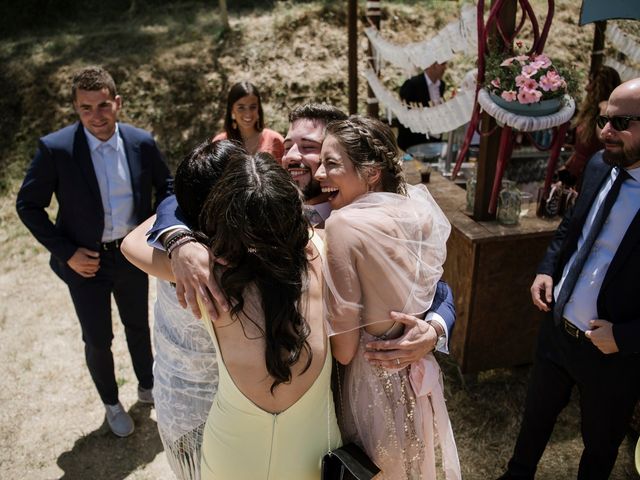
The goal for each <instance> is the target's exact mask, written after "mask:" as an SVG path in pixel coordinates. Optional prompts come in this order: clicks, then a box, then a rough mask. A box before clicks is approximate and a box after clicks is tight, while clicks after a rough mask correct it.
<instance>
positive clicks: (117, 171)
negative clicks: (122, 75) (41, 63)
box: [16, 67, 172, 437]
mask: <svg viewBox="0 0 640 480" xmlns="http://www.w3.org/2000/svg"><path fill="white" fill-rule="evenodd" d="M71 94H72V99H73V106H74V109H75V111H76V113H77V114H78V116H79V118H80V122H77V123H75V124H73V125H70V126H67V127H65V128H63V129H62V130H58V131H57V132H54V133H51V134H49V135H47V136H45V137H43V138H41V139H40V142H39V146H38V151H37V153H36V155H35V157H34V158H33V160H32V162H31V165H30V167H29V169H28V171H27V174H26V177H25V179H24V182H23V184H22V187H21V188H20V191H19V192H18V198H17V202H16V208H17V211H18V215H19V216H20V219H21V220H22V221H23V222H24V224H25V225H26V226H27V228H28V229H29V230H30V231H31V233H32V234H33V235H34V236H35V237H36V239H37V240H38V241H39V242H40V243H42V244H43V245H44V246H45V247H46V248H47V249H48V250H49V251H50V252H51V260H50V265H51V268H52V269H53V271H54V272H55V273H56V274H57V275H58V276H59V277H60V278H61V279H62V280H63V281H64V282H65V283H66V284H67V286H68V288H69V292H70V293H71V298H72V300H73V304H74V306H75V309H76V313H77V315H78V319H79V320H80V326H81V328H82V339H83V341H84V344H85V358H86V361H87V366H88V367H89V372H90V374H91V377H92V379H93V381H94V383H95V385H96V388H97V389H98V393H99V394H100V397H101V399H102V402H103V403H104V405H105V409H106V417H107V421H108V423H109V426H110V427H111V430H112V431H113V432H114V433H115V434H116V435H118V436H121V437H124V436H127V435H130V434H131V433H132V432H133V428H134V427H133V421H132V419H131V417H130V416H129V414H128V413H127V412H126V411H125V410H124V408H123V407H122V404H121V403H120V402H119V401H118V385H117V383H116V378H115V373H114V364H113V355H112V353H111V341H112V338H113V332H112V325H111V294H112V293H113V296H114V298H115V300H116V303H117V305H118V310H119V312H120V318H121V320H122V323H123V324H124V327H125V333H126V337H127V344H128V347H129V352H130V354H131V359H132V362H133V367H134V370H135V373H136V376H137V377H138V382H139V383H138V398H139V400H140V401H142V402H146V403H153V396H152V395H151V388H152V386H153V373H152V365H153V357H152V354H151V342H150V338H149V322H148V307H147V303H148V279H147V276H146V275H145V274H144V273H142V272H141V271H140V270H138V269H136V268H135V267H133V266H132V265H131V264H130V263H129V262H128V261H127V260H126V259H125V258H124V257H123V256H122V254H121V253H120V248H119V247H120V242H121V240H122V238H123V237H124V236H125V235H126V234H127V233H128V232H129V231H131V230H132V229H133V228H134V227H135V226H136V225H138V224H139V223H140V222H142V221H143V220H144V219H146V218H147V217H148V216H149V215H150V214H152V213H153V210H154V208H153V206H152V189H155V194H156V204H157V203H159V202H160V200H162V199H163V198H165V197H166V196H168V195H170V194H171V193H172V179H171V175H170V173H169V169H168V168H167V166H166V164H165V163H164V160H163V159H162V155H161V154H160V151H159V150H158V148H157V146H156V144H155V142H154V140H153V138H152V137H151V135H150V134H149V133H147V132H145V131H144V130H140V129H138V128H135V127H133V126H131V125H127V124H124V123H118V121H117V118H118V112H119V111H120V108H121V105H122V99H121V98H120V96H119V95H117V94H116V86H115V83H114V81H113V79H112V78H111V75H109V73H108V72H107V71H106V70H104V69H102V68H99V67H88V68H85V69H83V70H81V71H80V72H78V73H77V74H76V75H75V76H74V78H73V84H72V88H71ZM53 194H55V196H56V199H57V201H58V205H59V206H58V214H57V217H56V221H55V224H54V223H52V222H51V221H50V220H49V217H48V215H47V212H46V211H45V208H46V207H48V206H49V204H50V202H51V196H52V195H53Z"/></svg>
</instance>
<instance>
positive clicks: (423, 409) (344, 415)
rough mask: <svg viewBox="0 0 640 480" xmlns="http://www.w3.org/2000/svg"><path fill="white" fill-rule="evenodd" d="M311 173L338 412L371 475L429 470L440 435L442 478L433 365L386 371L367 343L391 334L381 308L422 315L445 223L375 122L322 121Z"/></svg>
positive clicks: (442, 410) (442, 425)
mask: <svg viewBox="0 0 640 480" xmlns="http://www.w3.org/2000/svg"><path fill="white" fill-rule="evenodd" d="M321 160H322V165H321V166H320V168H319V169H318V171H317V172H316V179H317V180H318V181H319V182H320V184H321V186H322V190H323V192H327V193H330V197H329V203H330V204H331V207H332V210H333V212H332V213H331V216H330V217H329V219H328V220H327V221H326V226H325V233H326V238H325V245H326V246H327V250H326V257H325V261H324V269H323V271H324V279H325V285H326V288H325V293H324V300H325V314H326V316H327V320H328V324H329V328H330V330H331V332H330V333H331V335H332V336H331V345H332V351H333V355H334V357H335V358H336V359H337V360H338V361H339V362H340V363H342V364H343V365H346V367H345V369H344V375H343V378H342V380H343V381H342V388H341V391H342V403H343V405H342V408H341V415H340V418H339V421H340V426H341V431H342V435H343V439H344V441H345V442H355V443H357V444H359V445H360V446H361V447H363V448H364V450H365V451H366V452H367V454H368V455H369V457H370V458H371V459H372V460H373V461H374V462H375V463H376V464H377V465H378V467H380V469H381V470H382V471H381V473H380V474H379V475H378V476H376V479H388V480H402V479H407V480H414V479H435V478H436V457H435V443H436V439H438V440H439V444H440V449H441V453H442V468H443V470H444V474H445V478H446V479H447V480H453V479H459V478H460V466H459V461H458V456H457V450H456V446H455V441H454V439H453V433H452V429H451V424H450V422H449V417H448V414H447V409H446V405H445V401H444V394H443V384H442V374H441V372H440V368H439V366H438V364H437V362H436V360H435V358H434V357H433V354H429V355H427V356H426V357H424V358H423V359H422V360H421V361H419V362H416V363H413V364H409V365H407V364H403V363H402V362H401V361H400V360H398V361H397V362H398V365H397V368H396V369H394V370H386V369H384V368H382V367H379V366H374V365H371V364H370V363H369V362H368V361H367V360H366V359H365V356H364V353H365V351H366V348H365V346H366V344H367V343H368V342H370V341H372V340H375V339H380V338H397V337H398V336H400V335H401V334H402V332H403V329H404V325H403V324H402V323H399V322H393V321H389V312H390V311H392V310H394V311H399V312H402V313H406V314H410V315H415V316H422V315H424V313H425V312H426V311H427V310H428V309H429V307H430V305H431V302H432V300H433V295H434V293H435V290H436V284H437V282H438V280H439V279H440V276H441V274H442V265H443V263H444V261H445V258H446V240H447V238H448V236H449V232H450V225H449V222H448V221H447V219H446V217H445V216H444V214H443V213H442V211H441V210H440V208H439V207H438V205H437V204H436V202H435V201H434V200H433V198H432V197H431V195H430V194H429V192H428V191H427V190H426V188H424V186H420V187H411V186H407V185H406V183H405V181H404V179H403V177H402V170H401V162H400V160H399V157H398V152H397V146H396V142H395V138H394V135H393V133H392V132H391V129H390V128H389V127H388V126H386V125H384V124H383V123H381V122H379V121H377V120H372V119H368V118H365V117H358V116H352V117H349V119H347V120H341V121H335V122H331V123H329V124H328V125H327V128H326V137H325V139H324V142H323V144H322V151H321Z"/></svg>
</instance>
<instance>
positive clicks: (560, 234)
mask: <svg viewBox="0 0 640 480" xmlns="http://www.w3.org/2000/svg"><path fill="white" fill-rule="evenodd" d="M611 169H612V167H611V166H609V165H607V164H606V163H605V162H604V160H603V159H602V151H599V152H597V153H596V154H595V155H594V156H593V157H592V158H591V160H590V161H589V163H587V166H586V168H585V171H584V176H583V183H582V188H581V190H580V195H579V197H578V199H577V201H576V204H575V207H574V208H573V209H571V210H570V211H568V212H567V214H566V215H565V217H564V219H563V220H562V222H561V223H560V226H559V227H558V229H557V230H556V232H555V234H554V237H553V239H552V241H551V244H550V245H549V248H548V249H547V253H546V254H545V257H544V259H543V260H542V262H541V263H540V265H539V267H538V273H541V274H546V275H550V276H551V277H553V284H554V285H557V283H558V282H559V281H560V278H561V277H562V271H563V270H564V266H565V265H566V263H567V262H568V261H569V259H570V258H571V256H572V255H573V253H574V252H575V251H576V248H577V245H578V238H579V237H580V233H581V232H582V228H583V226H584V222H585V221H586V218H587V216H588V214H589V210H590V209H591V205H592V204H593V202H594V201H595V198H596V196H597V194H598V192H599V191H600V188H601V187H602V184H603V183H604V182H605V181H606V179H607V178H608V176H609V174H610V172H611ZM612 214H613V212H612ZM639 278H640V211H639V212H638V213H637V214H636V216H635V217H634V218H633V220H632V221H631V225H629V229H628V230H627V232H626V233H625V235H624V237H623V238H622V242H621V243H620V245H619V246H618V250H617V251H616V253H615V255H614V257H613V259H612V261H611V264H610V265H609V269H608V270H607V273H606V275H605V277H604V280H603V283H602V287H601V288H600V292H599V294H598V300H597V308H598V317H599V318H601V319H603V320H607V321H609V322H611V323H613V324H614V325H613V335H614V337H615V340H616V344H617V345H618V349H619V350H620V352H623V353H635V352H640V302H638V301H637V298H636V296H637V295H638V294H639V293H640V288H639V287H638V285H640V281H639Z"/></svg>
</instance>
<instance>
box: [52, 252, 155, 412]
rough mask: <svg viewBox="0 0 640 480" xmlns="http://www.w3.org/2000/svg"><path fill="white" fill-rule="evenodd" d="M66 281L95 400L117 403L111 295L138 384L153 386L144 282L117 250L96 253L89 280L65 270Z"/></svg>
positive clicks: (145, 282)
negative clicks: (93, 272) (94, 271)
mask: <svg viewBox="0 0 640 480" xmlns="http://www.w3.org/2000/svg"><path fill="white" fill-rule="evenodd" d="M67 270H68V271H67V272H66V273H65V281H66V282H67V285H68V287H69V292H70V293H71V299H72V300H73V304H74V306H75V309H76V314H77V315H78V319H79V320H80V326H81V327H82V340H83V341H84V345H85V358H86V361H87V366H88V367H89V372H90V373H91V378H92V379H93V382H94V383H95V385H96V388H97V389H98V393H99V394H100V398H101V399H102V401H103V402H104V403H106V404H108V405H113V404H116V403H118V385H117V383H116V377H115V372H114V364H113V354H112V353H111V341H112V340H113V329H112V323H111V294H112V293H113V297H114V298H115V301H116V304H117V306H118V311H119V312H120V319H121V320H122V324H123V325H124V330H125V335H126V338H127V346H128V347H129V353H130V355H131V360H132V363H133V369H134V371H135V373H136V376H137V378H138V383H139V385H140V386H141V387H143V388H151V387H152V386H153V373H152V368H153V356H152V353H151V339H150V334H149V310H148V295H149V279H148V277H147V275H146V274H145V273H144V272H142V271H140V270H138V269H137V268H136V267H134V266H133V265H131V264H130V263H129V262H128V261H127V260H126V258H124V256H123V255H122V253H120V250H117V249H115V250H110V251H102V252H100V269H99V270H98V272H97V274H96V276H95V277H93V278H83V277H81V276H80V275H78V274H76V273H75V272H73V271H71V270H70V269H68V268H67Z"/></svg>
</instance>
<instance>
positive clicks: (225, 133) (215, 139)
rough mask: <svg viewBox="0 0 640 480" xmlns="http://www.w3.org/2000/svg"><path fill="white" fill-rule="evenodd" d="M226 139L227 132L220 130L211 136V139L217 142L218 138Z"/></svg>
mask: <svg viewBox="0 0 640 480" xmlns="http://www.w3.org/2000/svg"><path fill="white" fill-rule="evenodd" d="M226 139H227V132H220V133H218V134H217V135H216V136H215V137H213V139H212V140H211V141H212V142H217V141H219V140H226Z"/></svg>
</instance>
